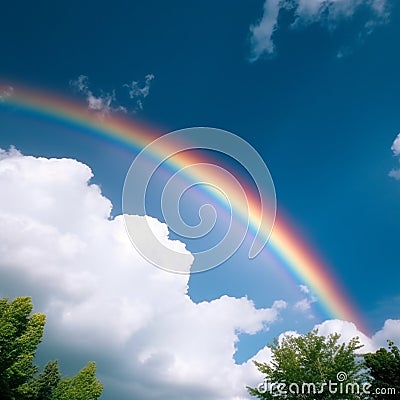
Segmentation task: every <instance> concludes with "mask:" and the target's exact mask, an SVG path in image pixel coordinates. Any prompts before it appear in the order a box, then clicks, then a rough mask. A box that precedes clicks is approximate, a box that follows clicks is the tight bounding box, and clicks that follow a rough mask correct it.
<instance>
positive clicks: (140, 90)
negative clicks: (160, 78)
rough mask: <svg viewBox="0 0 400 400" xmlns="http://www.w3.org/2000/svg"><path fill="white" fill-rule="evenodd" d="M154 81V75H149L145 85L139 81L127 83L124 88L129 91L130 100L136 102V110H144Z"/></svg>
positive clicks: (146, 77)
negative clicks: (144, 101)
mask: <svg viewBox="0 0 400 400" xmlns="http://www.w3.org/2000/svg"><path fill="white" fill-rule="evenodd" d="M153 79H154V75H153V74H147V75H146V76H145V78H144V84H142V85H141V84H140V82H138V81H132V82H131V83H129V84H127V83H125V84H124V85H123V86H124V87H126V88H128V89H129V98H130V99H131V100H134V101H135V102H136V108H137V109H138V110H142V109H143V100H144V99H145V98H146V97H147V96H148V95H149V93H150V86H151V82H152V80H153Z"/></svg>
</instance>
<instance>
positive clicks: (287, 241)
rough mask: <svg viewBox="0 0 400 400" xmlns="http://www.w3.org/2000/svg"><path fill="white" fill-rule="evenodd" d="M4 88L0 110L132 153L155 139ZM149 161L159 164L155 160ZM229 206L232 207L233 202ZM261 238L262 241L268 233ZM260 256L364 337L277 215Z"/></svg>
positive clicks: (327, 275)
mask: <svg viewBox="0 0 400 400" xmlns="http://www.w3.org/2000/svg"><path fill="white" fill-rule="evenodd" d="M10 88H11V87H10V86H2V85H0V107H1V106H2V105H3V106H8V107H10V106H11V107H16V108H18V109H23V110H25V111H27V112H29V113H32V114H35V115H38V116H41V117H44V118H47V119H51V120H54V121H56V122H59V123H61V124H63V125H67V126H70V127H77V128H80V129H81V130H82V128H84V130H85V132H87V134H88V135H93V136H95V137H97V138H100V139H102V140H105V141H107V142H109V143H113V144H115V145H118V146H122V147H124V148H126V147H127V148H129V149H132V150H134V151H136V152H139V151H141V150H142V149H143V148H144V147H145V146H146V145H147V144H149V143H150V142H152V141H153V140H154V139H156V138H157V137H159V136H160V134H159V133H158V134H157V132H156V131H155V130H154V129H153V128H151V127H149V126H147V125H145V124H142V123H138V122H134V121H132V120H131V119H128V118H124V117H123V116H118V117H116V116H114V115H113V116H111V115H109V116H107V118H103V119H101V118H98V117H97V116H94V115H93V113H91V112H89V111H88V110H87V108H86V107H85V106H83V105H82V104H80V103H78V102H76V101H72V100H70V99H67V98H64V97H60V96H57V95H54V94H50V93H47V92H44V91H43V90H35V89H29V88H26V87H21V86H14V85H13V90H10ZM2 93H3V95H2ZM153 156H154V157H156V158H157V157H159V158H161V155H159V154H153ZM169 162H172V161H169ZM173 162H174V163H175V164H176V165H175V166H172V167H173V169H176V168H177V167H180V166H184V165H187V163H188V162H191V163H193V157H192V156H190V160H189V159H186V158H185V156H182V157H181V158H179V159H178V160H175V161H173ZM169 167H170V168H171V166H169ZM188 178H191V177H188ZM253 203H254V204H253ZM256 203H257V201H256V200H254V199H250V204H249V209H250V215H249V227H250V228H251V230H252V232H255V233H256V232H257V231H258V228H259V221H260V210H259V209H258V207H257V205H256ZM233 206H234V207H235V203H234V202H233ZM246 220H247V217H246ZM264 234H265V235H266V236H268V235H269V232H265V233H264ZM264 251H268V252H271V253H272V254H273V255H274V256H275V257H276V258H278V259H279V261H280V262H282V264H283V265H284V266H285V268H287V270H288V271H289V272H290V274H291V275H293V276H294V277H295V279H296V281H298V282H300V283H302V284H305V285H307V286H308V287H309V288H310V290H311V291H312V292H313V293H314V294H315V295H316V296H317V297H318V299H319V302H320V305H322V306H323V308H324V309H325V311H326V312H327V314H328V315H329V316H330V317H332V318H339V319H342V320H346V321H350V322H353V323H355V324H356V325H357V327H358V329H360V330H363V331H364V332H365V331H366V329H365V326H364V323H363V322H362V318H361V317H360V316H359V312H358V311H356V309H355V307H354V305H353V304H352V302H351V301H350V299H349V297H348V296H347V294H346V293H345V292H344V291H343V289H342V288H341V286H340V285H339V283H338V281H337V279H336V278H335V276H334V275H333V274H332V272H331V270H330V268H328V267H327V265H326V264H325V263H324V262H322V261H321V259H320V258H319V257H318V256H317V255H316V253H315V252H314V251H312V249H311V248H310V247H309V246H308V245H307V243H305V242H304V240H303V239H302V238H301V236H300V235H299V234H298V233H296V230H295V228H294V227H293V226H292V224H290V223H289V222H288V221H287V219H285V218H284V217H283V216H282V215H281V214H278V215H277V217H276V219H275V225H274V228H273V231H272V233H271V236H270V238H269V242H268V245H267V248H266V250H264Z"/></svg>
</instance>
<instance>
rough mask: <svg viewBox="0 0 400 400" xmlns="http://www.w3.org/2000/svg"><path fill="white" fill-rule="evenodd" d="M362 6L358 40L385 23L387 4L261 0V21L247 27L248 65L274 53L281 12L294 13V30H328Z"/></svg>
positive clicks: (368, 0) (376, 1) (357, 0)
mask: <svg viewBox="0 0 400 400" xmlns="http://www.w3.org/2000/svg"><path fill="white" fill-rule="evenodd" d="M363 6H364V7H365V8H366V9H367V10H368V11H369V15H370V18H369V19H367V20H366V21H365V24H364V28H363V32H360V34H359V37H361V36H363V35H366V34H370V33H371V32H372V31H373V29H374V28H375V27H376V26H377V25H379V24H382V23H385V22H386V21H387V20H388V17H389V11H388V2H387V0H292V1H289V0H265V2H264V9H263V15H262V18H261V19H260V21H258V23H257V24H255V25H252V26H251V27H250V44H251V55H250V61H256V60H258V59H259V58H260V57H261V56H263V55H271V54H273V53H274V50H275V43H274V33H275V31H276V30H277V29H278V17H279V12H280V10H282V9H286V10H292V11H293V12H294V18H295V21H294V23H293V24H292V26H293V27H295V28H300V27H305V26H307V25H310V24H312V23H315V22H317V23H320V24H322V25H324V26H325V27H326V28H328V29H330V30H332V29H335V28H336V27H337V25H338V24H339V23H340V22H342V21H344V20H350V19H351V18H352V17H353V16H354V15H355V14H356V13H357V12H358V11H359V10H360V9H361V8H362V7H363ZM340 54H342V55H343V54H344V53H343V52H340Z"/></svg>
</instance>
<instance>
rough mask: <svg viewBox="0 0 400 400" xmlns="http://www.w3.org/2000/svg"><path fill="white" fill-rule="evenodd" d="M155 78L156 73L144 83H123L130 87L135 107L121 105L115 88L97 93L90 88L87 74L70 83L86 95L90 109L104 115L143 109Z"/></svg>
mask: <svg viewBox="0 0 400 400" xmlns="http://www.w3.org/2000/svg"><path fill="white" fill-rule="evenodd" d="M153 79H154V75H152V74H148V75H146V76H145V81H144V84H141V83H140V82H139V81H132V83H130V84H124V85H122V87H123V88H125V87H128V88H129V93H128V94H129V99H130V100H132V101H134V103H135V104H134V106H133V107H132V106H130V105H121V104H120V103H119V101H118V99H117V95H116V90H115V89H113V90H112V91H111V92H105V91H103V90H98V91H97V93H95V92H94V91H93V90H92V89H90V87H89V78H88V77H87V76H86V75H80V76H79V77H78V78H77V79H75V80H71V81H70V82H69V83H70V85H71V86H72V87H73V88H74V89H75V90H77V91H78V92H79V93H82V94H84V95H85V97H86V102H87V105H88V108H89V110H92V111H94V112H97V113H98V114H99V115H101V116H104V115H107V114H110V113H111V112H122V113H128V112H133V113H135V112H137V111H139V110H143V100H144V99H145V98H146V97H147V96H148V95H149V93H150V85H151V81H152V80H153Z"/></svg>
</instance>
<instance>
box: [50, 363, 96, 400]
mask: <svg viewBox="0 0 400 400" xmlns="http://www.w3.org/2000/svg"><path fill="white" fill-rule="evenodd" d="M102 391H103V385H102V384H101V383H100V382H99V381H98V380H97V379H96V364H95V363H94V362H90V363H89V364H87V365H86V367H84V368H82V369H81V370H80V371H79V373H78V374H77V375H76V376H74V377H73V378H67V379H64V380H63V381H62V382H60V384H59V385H58V386H57V387H56V389H55V390H54V395H53V398H52V400H96V399H97V398H98V397H100V395H101V392H102Z"/></svg>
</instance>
